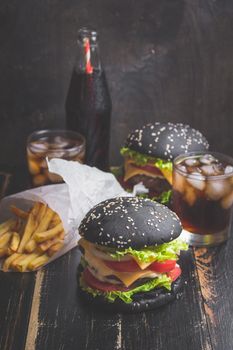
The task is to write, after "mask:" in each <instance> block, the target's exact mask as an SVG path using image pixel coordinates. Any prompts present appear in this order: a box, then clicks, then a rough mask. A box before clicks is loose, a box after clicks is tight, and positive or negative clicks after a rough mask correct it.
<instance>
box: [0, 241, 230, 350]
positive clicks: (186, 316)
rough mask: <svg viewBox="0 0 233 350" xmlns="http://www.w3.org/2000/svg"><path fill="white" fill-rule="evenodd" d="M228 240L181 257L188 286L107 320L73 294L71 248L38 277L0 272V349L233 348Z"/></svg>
mask: <svg viewBox="0 0 233 350" xmlns="http://www.w3.org/2000/svg"><path fill="white" fill-rule="evenodd" d="M232 253H233V238H232V237H231V238H230V239H229V241H228V243H227V244H224V245H222V246H219V247H217V248H211V249H205V248H203V249H190V250H189V251H188V252H185V253H184V254H182V266H183V275H184V279H185V285H184V289H183V294H182V296H181V297H180V298H178V299H177V300H175V301H174V302H172V303H170V304H168V305H166V306H164V307H162V308H160V309H158V310H155V311H150V312H147V313H140V314H136V315H133V314H132V315H122V314H115V315H109V314H104V313H97V312H95V311H94V310H91V309H88V308H87V307H85V306H84V305H83V303H82V301H81V300H80V299H79V297H78V295H77V282H76V270H77V265H78V263H79V259H80V252H79V250H78V249H77V248H74V249H73V250H72V251H70V252H69V253H68V254H66V255H65V256H63V257H61V258H59V259H58V260H57V261H55V262H53V263H51V264H50V265H48V266H47V267H45V268H44V269H42V270H41V271H39V272H37V273H24V274H20V273H3V272H0V349H1V350H21V349H27V350H33V349H36V350H84V349H88V350H112V349H115V350H119V349H122V350H123V349H124V350H131V349H132V350H139V349H140V350H141V349H143V350H147V349H148V350H157V349H158V350H161V349H162V350H186V349H189V350H200V349H205V350H211V349H218V350H231V349H233V337H232V334H233V318H232V316H233V302H232V296H233V293H232V290H233V272H232V271H233V258H232Z"/></svg>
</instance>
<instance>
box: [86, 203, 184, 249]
mask: <svg viewBox="0 0 233 350" xmlns="http://www.w3.org/2000/svg"><path fill="white" fill-rule="evenodd" d="M181 230H182V226H181V223H180V220H179V218H178V217H177V215H176V214H175V213H173V212H172V211H171V210H170V209H168V208H167V207H165V206H164V205H162V204H159V203H156V202H154V201H151V200H150V199H142V198H138V197H118V198H113V199H108V200H105V201H103V202H101V203H99V204H98V205H96V206H95V207H93V208H92V209H91V210H90V211H89V212H88V213H87V215H86V216H85V218H84V219H83V220H82V222H81V224H80V226H79V233H80V235H81V236H83V237H84V238H85V239H86V240H88V241H89V242H92V243H95V244H98V245H101V246H105V247H109V248H117V249H124V248H130V247H131V248H132V249H139V250H140V249H143V248H145V247H149V246H156V245H159V244H162V243H165V242H170V241H172V240H174V239H176V238H177V237H178V236H179V235H180V233H181Z"/></svg>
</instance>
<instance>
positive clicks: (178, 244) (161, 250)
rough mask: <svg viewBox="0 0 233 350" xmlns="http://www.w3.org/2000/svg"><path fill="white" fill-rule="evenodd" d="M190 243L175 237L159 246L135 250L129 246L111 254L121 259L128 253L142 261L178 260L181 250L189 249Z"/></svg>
mask: <svg viewBox="0 0 233 350" xmlns="http://www.w3.org/2000/svg"><path fill="white" fill-rule="evenodd" d="M187 249H188V245H187V244H186V243H185V242H184V241H182V240H181V239H179V238H178V239H175V240H174V241H172V242H169V243H163V244H161V245H159V246H155V247H148V248H144V249H141V250H135V249H132V248H127V249H124V250H117V251H115V252H114V253H110V256H111V257H112V258H114V259H117V260H120V258H121V257H122V256H124V255H126V254H130V255H132V256H134V257H135V258H136V259H137V260H139V261H140V262H145V263H149V262H152V261H160V262H162V261H165V260H177V259H178V255H179V253H180V251H181V250H187Z"/></svg>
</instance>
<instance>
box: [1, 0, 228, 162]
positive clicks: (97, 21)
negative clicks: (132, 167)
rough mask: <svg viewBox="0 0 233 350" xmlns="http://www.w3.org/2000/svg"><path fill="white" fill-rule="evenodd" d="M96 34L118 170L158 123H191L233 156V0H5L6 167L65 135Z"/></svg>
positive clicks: (216, 147) (214, 145)
mask: <svg viewBox="0 0 233 350" xmlns="http://www.w3.org/2000/svg"><path fill="white" fill-rule="evenodd" d="M83 25H92V26H94V27H95V28H96V29H97V30H98V31H99V34H100V48H101V56H102V61H103V63H104V66H105V69H106V72H107V77H108V82H109V87H110V92H111V96H112V101H113V113H112V134H111V137H112V138H111V150H110V159H111V164H119V163H120V162H121V157H120V155H119V148H120V146H121V145H122V143H123V141H124V139H125V137H126V135H127V133H128V132H129V131H130V130H131V129H133V128H135V127H136V126H140V125H142V124H143V123H145V122H149V121H155V120H158V121H175V122H178V121H179V122H184V123H189V124H190V125H191V126H193V127H195V128H198V129H199V130H200V131H202V132H203V133H204V134H205V136H206V137H207V138H208V140H209V142H210V144H211V145H212V149H214V150H217V151H222V152H225V153H228V154H230V155H232V153H233V152H232V149H233V147H232V146H233V143H232V130H233V119H232V116H233V1H232V0H156V1H155V0H143V1H136V0H124V1H123V0H121V1H119V0H118V1H117V0H98V1H97V0H95V1H94V0H92V1H91V0H67V1H65V0H43V1H40V0H38V1H37V0H20V1H19V0H1V2H0V140H1V141H0V164H8V165H14V166H15V165H16V166H18V165H22V164H24V162H25V143H26V138H27V135H28V134H29V133H30V132H32V131H33V130H35V129H39V128H56V127H63V126H64V121H65V112H64V102H65V98H66V94H67V90H68V86H69V82H70V77H71V72H72V68H73V65H74V60H75V55H76V38H77V29H78V28H79V27H81V26H83Z"/></svg>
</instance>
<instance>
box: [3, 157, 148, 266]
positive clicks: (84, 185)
mask: <svg viewBox="0 0 233 350" xmlns="http://www.w3.org/2000/svg"><path fill="white" fill-rule="evenodd" d="M48 167H49V171H50V172H53V173H56V174H58V175H60V176H62V177H63V179H64V181H65V184H58V185H49V186H42V187H39V188H36V189H32V190H28V191H24V192H20V193H17V194H15V195H12V196H9V197H6V198H4V199H3V200H2V201H1V203H0V222H2V221H4V220H6V219H8V218H9V217H12V213H11V212H10V210H9V207H10V205H11V204H14V205H16V206H18V207H19V208H21V209H25V210H26V209H28V208H29V207H31V206H32V202H33V201H40V202H43V203H47V204H48V206H49V207H50V208H51V209H53V210H54V211H56V212H57V213H58V214H59V215H60V217H61V219H62V222H63V225H64V228H65V231H66V235H65V244H64V247H63V248H62V249H61V250H60V251H59V252H58V253H57V254H55V255H54V256H53V257H52V258H51V260H49V262H51V261H53V260H55V259H57V258H58V257H60V256H61V255H63V254H65V253H66V252H67V251H69V250H70V249H72V248H73V247H75V246H76V245H77V241H78V239H79V238H80V237H79V234H78V230H77V227H78V226H79V224H80V222H81V220H82V219H83V218H84V216H85V215H86V214H87V212H88V211H89V210H90V209H91V208H92V207H93V206H94V205H96V204H98V203H100V202H102V201H103V200H105V199H109V198H113V197H117V196H132V194H129V193H128V192H125V191H124V190H123V188H122V187H121V186H120V184H119V183H118V181H117V180H116V178H115V177H114V176H113V175H112V174H110V173H106V172H103V171H101V170H99V169H97V168H94V167H89V166H87V165H83V164H80V163H78V162H72V161H66V160H62V159H52V160H50V161H48ZM139 188H140V191H143V188H142V187H141V186H140V187H139Z"/></svg>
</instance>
